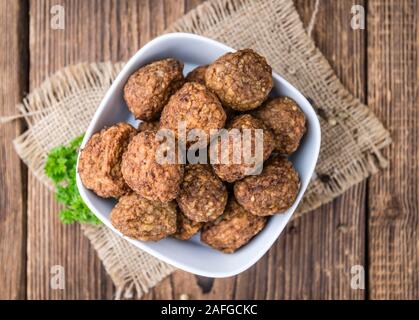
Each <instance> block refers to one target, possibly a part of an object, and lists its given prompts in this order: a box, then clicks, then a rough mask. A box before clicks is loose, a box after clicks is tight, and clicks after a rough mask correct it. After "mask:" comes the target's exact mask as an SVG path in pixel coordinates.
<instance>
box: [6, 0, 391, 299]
mask: <svg viewBox="0 0 419 320" xmlns="http://www.w3.org/2000/svg"><path fill="white" fill-rule="evenodd" d="M167 31H171V32H172V31H184V32H191V33H197V34H201V35H204V36H206V37H210V38H213V39H217V40H219V41H221V42H224V43H226V44H228V45H229V46H231V47H233V48H244V47H251V48H253V49H255V50H256V51H258V52H260V53H262V54H263V55H264V56H266V57H267V59H268V61H269V63H270V64H271V65H272V67H273V69H274V70H275V71H276V72H277V73H279V74H281V75H283V76H284V77H285V78H286V79H287V80H289V81H290V82H291V83H292V84H294V85H295V86H296V87H297V88H299V89H300V90H301V91H302V92H303V93H304V94H305V95H306V96H307V97H309V98H310V99H311V100H312V101H313V102H314V104H315V106H316V108H317V111H318V115H319V118H320V121H321V126H322V147H321V153H320V158H319V162H318V164H317V168H316V174H315V176H314V177H313V179H312V182H311V184H310V187H309V189H308V190H307V192H306V194H305V196H304V199H303V202H302V203H301V205H300V206H299V209H298V212H297V213H296V214H295V216H294V219H295V218H296V217H299V216H301V215H302V214H303V213H305V212H307V211H310V210H312V209H314V208H317V207H318V206H320V205H321V204H323V203H326V202H328V201H330V200H332V199H333V198H334V197H336V196H338V195H340V194H341V193H343V192H344V191H345V190H346V189H348V188H349V187H350V186H352V185H354V184H356V183H358V182H360V181H361V180H363V179H365V178H366V177H368V176H369V175H370V174H372V173H375V172H377V170H378V169H379V168H382V167H384V166H385V165H386V163H387V162H386V160H385V159H384V158H383V156H382V155H381V152H380V150H381V149H382V148H383V147H385V146H386V145H388V144H389V143H390V137H389V133H388V132H387V131H386V130H385V129H384V127H383V125H382V124H381V123H380V122H379V121H378V119H377V118H376V117H375V116H374V114H373V113H372V112H371V111H370V110H369V109H368V107H367V106H365V105H363V104H361V103H360V102H359V101H358V100H357V99H355V98H354V97H353V96H352V95H351V94H350V93H349V92H348V91H347V90H346V89H345V88H344V87H343V86H342V84H341V83H340V81H339V80H338V79H337V77H336V76H335V74H334V73H333V71H332V69H331V67H330V66H329V64H328V62H327V61H326V59H325V58H324V57H323V55H322V54H321V53H320V51H319V50H318V49H317V48H316V47H315V45H314V43H313V41H312V40H311V39H310V37H309V36H308V35H307V33H306V31H305V30H304V28H303V25H302V22H301V20H300V17H299V16H298V14H297V11H296V10H295V7H294V5H293V2H292V0H265V1H254V0H253V1H250V0H215V1H210V2H208V3H205V4H203V5H201V6H199V7H197V8H196V9H195V10H193V11H191V12H190V13H188V14H187V15H185V16H184V17H183V18H182V19H180V20H179V21H178V22H177V23H175V24H174V25H173V26H172V27H171V28H170V29H169V30H167ZM121 67H122V63H119V64H111V63H95V64H79V65H75V66H69V67H67V68H64V69H61V70H59V71H58V72H57V73H56V74H55V75H53V76H51V77H49V78H48V79H47V80H46V81H45V82H44V83H43V84H42V85H41V86H40V87H39V88H37V89H35V90H34V91H33V92H32V93H31V94H29V96H28V97H27V98H26V99H25V100H24V102H23V103H22V105H20V106H19V108H20V111H21V112H22V113H23V115H24V116H25V118H26V120H27V122H28V124H29V128H28V130H27V131H26V132H25V133H24V134H22V135H21V136H20V137H18V138H17V139H16V140H15V141H14V144H15V147H16V150H17V152H18V154H19V155H20V157H21V158H22V160H23V161H24V162H25V163H26V164H27V165H28V167H29V169H30V170H31V171H32V173H33V174H34V175H35V176H36V177H37V178H38V179H39V180H40V181H42V182H43V183H44V184H45V185H47V186H48V187H50V188H52V185H51V183H50V181H49V180H48V178H47V177H46V176H45V174H44V171H43V167H44V162H45V159H46V155H47V152H48V151H49V150H50V149H51V148H53V147H55V146H57V145H60V144H64V143H67V142H68V141H70V140H71V139H73V138H74V137H76V136H78V135H80V134H81V133H83V132H84V130H85V129H86V128H87V125H88V124H89V122H90V120H91V118H92V116H93V113H94V112H95V110H96V108H97V106H98V105H99V103H100V101H101V99H102V97H103V96H104V93H105V91H106V90H107V89H108V87H109V86H110V84H111V82H112V80H113V79H114V78H115V76H116V75H117V73H118V71H119V70H120V69H121ZM83 230H84V232H85V234H86V236H87V237H88V238H89V239H90V241H91V243H92V245H93V247H94V248H95V249H96V250H97V253H98V256H99V258H100V259H101V260H102V262H103V264H104V266H105V268H106V270H107V272H108V273H109V275H110V276H111V278H112V279H113V281H114V283H115V285H116V287H117V298H118V297H131V296H133V295H136V296H141V295H142V294H143V293H145V292H147V291H148V289H149V288H150V287H153V286H154V285H155V284H157V283H158V282H159V281H160V280H162V279H163V278H164V277H166V276H167V275H168V274H170V273H171V272H172V271H173V270H174V268H173V267H172V266H169V265H167V264H165V263H163V262H161V261H159V260H157V259H155V258H153V257H151V256H150V255H148V254H146V253H144V252H142V251H140V250H139V249H137V248H135V247H133V246H132V245H130V244H129V243H128V242H126V241H125V240H123V239H121V238H119V237H118V236H116V235H115V234H113V233H112V231H110V230H109V229H107V228H106V227H104V226H91V225H84V226H83Z"/></svg>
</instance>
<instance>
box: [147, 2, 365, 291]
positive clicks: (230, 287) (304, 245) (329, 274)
mask: <svg viewBox="0 0 419 320" xmlns="http://www.w3.org/2000/svg"><path fill="white" fill-rule="evenodd" d="M295 3H296V6H297V8H298V10H299V12H300V14H301V15H302V17H303V20H304V22H305V24H306V25H307V23H308V21H309V19H310V17H311V13H312V11H313V7H314V6H313V4H314V1H312V2H308V1H304V0H298V1H296V2H295ZM355 3H357V4H359V3H360V2H359V1H345V2H344V1H331V0H330V1H321V6H320V11H319V15H318V18H317V24H316V25H315V28H314V32H313V36H314V39H315V41H316V43H317V45H318V46H319V47H320V49H321V50H322V52H324V54H325V55H326V57H327V58H328V59H329V61H330V63H331V64H332V66H333V67H334V69H335V71H336V72H337V74H338V75H339V76H340V77H341V79H342V80H343V82H344V84H345V85H346V86H347V87H348V88H349V89H350V90H351V91H352V92H353V93H354V94H355V95H356V96H358V97H359V98H360V99H364V98H365V85H366V78H365V50H364V49H365V39H366V34H365V33H363V32H354V31H353V30H352V29H351V28H350V18H351V16H350V9H351V6H352V4H355ZM361 3H363V2H361ZM365 195H366V188H365V183H363V184H360V185H358V186H355V187H353V188H352V189H351V190H350V191H348V192H347V193H346V194H345V195H344V196H342V197H340V198H338V199H337V200H335V201H334V202H333V203H331V204H329V205H327V206H324V207H323V208H321V209H319V210H316V211H315V212H312V213H310V214H308V215H307V216H305V217H303V218H301V219H298V220H296V221H294V222H293V223H292V224H291V225H290V226H288V227H287V228H286V230H285V231H284V234H282V235H281V237H280V239H279V240H278V241H277V242H276V244H275V245H274V247H273V248H272V249H271V250H270V251H269V253H268V254H266V255H265V256H264V257H263V258H262V259H261V260H260V261H259V262H258V263H257V264H256V265H255V266H254V267H253V268H251V269H250V270H248V271H246V272H244V273H242V274H241V275H239V276H237V277H232V278H228V279H215V280H213V279H208V278H202V277H196V276H193V275H191V274H188V273H185V272H182V271H177V272H175V273H174V274H173V275H172V276H171V277H170V278H169V279H166V280H165V281H163V282H162V283H161V284H160V285H158V286H157V287H156V288H155V289H154V290H153V294H152V295H149V296H148V298H162V299H171V298H174V299H179V298H180V297H181V296H182V295H186V296H187V297H189V298H191V299H332V298H333V299H363V298H364V297H365V294H364V291H363V290H352V289H351V288H350V277H351V275H350V269H351V267H352V266H353V265H364V263H365Z"/></svg>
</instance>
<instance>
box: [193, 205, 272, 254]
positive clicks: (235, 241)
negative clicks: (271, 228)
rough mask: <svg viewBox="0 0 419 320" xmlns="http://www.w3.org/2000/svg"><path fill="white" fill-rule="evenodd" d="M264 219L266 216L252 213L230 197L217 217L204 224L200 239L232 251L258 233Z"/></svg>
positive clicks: (264, 223) (217, 247) (225, 250)
mask: <svg viewBox="0 0 419 320" xmlns="http://www.w3.org/2000/svg"><path fill="white" fill-rule="evenodd" d="M266 221H267V218H266V217H258V216H255V215H252V214H251V213H250V212H248V211H246V210H245V209H244V208H243V207H241V206H240V205H239V204H238V203H237V202H236V200H235V199H234V198H232V199H230V200H229V202H228V204H227V208H226V211H225V213H224V214H223V215H222V216H221V217H220V218H219V219H217V220H216V221H214V222H212V223H211V222H210V223H207V224H205V226H204V228H203V230H202V232H201V241H202V242H204V243H206V244H208V245H210V246H211V247H213V248H214V249H217V250H220V251H223V252H224V253H233V252H234V251H236V250H237V249H239V248H240V247H242V246H243V245H245V244H246V243H248V242H249V241H250V239H252V238H253V237H254V236H255V235H256V234H258V233H259V232H260V231H261V230H262V229H263V228H264V227H265V225H266Z"/></svg>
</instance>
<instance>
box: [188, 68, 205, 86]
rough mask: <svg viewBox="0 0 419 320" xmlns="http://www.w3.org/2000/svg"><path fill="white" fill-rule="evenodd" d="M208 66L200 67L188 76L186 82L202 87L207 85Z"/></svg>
mask: <svg viewBox="0 0 419 320" xmlns="http://www.w3.org/2000/svg"><path fill="white" fill-rule="evenodd" d="M207 68H208V66H200V67H196V68H195V69H193V70H192V71H191V72H189V73H188V75H187V76H186V81H188V82H198V83H200V84H202V85H205V72H206V71H207Z"/></svg>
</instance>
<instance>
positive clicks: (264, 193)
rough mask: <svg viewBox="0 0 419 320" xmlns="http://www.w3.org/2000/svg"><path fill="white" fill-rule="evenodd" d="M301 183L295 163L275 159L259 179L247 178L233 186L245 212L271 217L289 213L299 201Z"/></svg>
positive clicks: (269, 163) (284, 159)
mask: <svg viewBox="0 0 419 320" xmlns="http://www.w3.org/2000/svg"><path fill="white" fill-rule="evenodd" d="M299 188H300V179H299V176H298V173H297V171H295V169H294V168H293V166H292V163H291V162H290V161H288V160H287V159H286V158H283V157H281V156H278V155H276V156H274V157H273V158H271V159H270V160H269V161H267V163H266V164H265V167H264V169H263V171H262V173H261V174H260V175H259V176H252V177H246V178H244V179H243V180H241V181H238V182H236V184H235V185H234V195H235V196H236V199H237V201H238V202H239V204H240V205H242V206H243V207H244V208H245V209H246V210H248V211H250V212H251V213H252V214H254V215H257V216H270V215H273V214H276V213H282V212H284V211H285V210H287V209H289V208H290V207H291V206H292V204H293V203H294V201H295V199H296V198H297V194H298V190H299Z"/></svg>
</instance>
